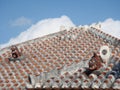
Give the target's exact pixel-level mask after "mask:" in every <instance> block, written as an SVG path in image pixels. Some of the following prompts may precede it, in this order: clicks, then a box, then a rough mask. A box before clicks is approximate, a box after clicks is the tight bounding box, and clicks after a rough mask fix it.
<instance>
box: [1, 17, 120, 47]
mask: <svg viewBox="0 0 120 90" xmlns="http://www.w3.org/2000/svg"><path fill="white" fill-rule="evenodd" d="M18 21H19V20H18ZM23 21H24V20H23ZM60 26H65V27H66V28H69V27H74V26H75V25H74V24H73V22H72V21H71V20H70V18H69V17H67V16H61V17H60V18H49V19H45V20H41V21H38V22H37V23H36V24H34V25H32V26H31V27H30V28H28V29H27V30H26V31H24V32H22V33H21V34H20V35H18V36H17V37H16V38H12V39H10V41H9V42H8V43H6V44H2V45H1V47H2V48H3V47H6V46H9V45H12V44H17V43H21V42H24V41H27V40H31V39H34V38H37V37H41V36H44V35H47V34H50V33H55V32H58V31H60ZM101 28H102V30H103V31H104V32H106V33H109V34H111V35H113V36H115V37H118V38H120V21H118V20H113V19H111V18H109V19H107V20H105V21H104V22H101Z"/></svg>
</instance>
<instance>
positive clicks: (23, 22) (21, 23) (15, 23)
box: [11, 16, 32, 26]
mask: <svg viewBox="0 0 120 90" xmlns="http://www.w3.org/2000/svg"><path fill="white" fill-rule="evenodd" d="M31 23H32V21H31V20H30V19H28V18H26V17H24V16H22V17H20V18H17V19H16V20H13V21H11V26H24V25H30V24H31Z"/></svg>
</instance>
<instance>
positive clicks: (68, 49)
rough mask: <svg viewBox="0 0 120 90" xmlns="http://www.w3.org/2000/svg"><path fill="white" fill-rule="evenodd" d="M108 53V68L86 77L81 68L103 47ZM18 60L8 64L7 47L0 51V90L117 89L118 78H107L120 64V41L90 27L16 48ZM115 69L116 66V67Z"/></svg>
mask: <svg viewBox="0 0 120 90" xmlns="http://www.w3.org/2000/svg"><path fill="white" fill-rule="evenodd" d="M104 45H107V46H108V47H109V48H110V49H111V58H110V59H109V61H110V63H109V64H108V66H107V67H106V66H104V68H103V70H102V71H101V73H100V74H99V75H96V74H94V73H92V74H90V75H89V76H87V75H86V74H85V73H84V71H85V68H84V67H88V61H89V60H90V59H91V57H92V55H93V52H95V53H96V54H97V55H99V50H100V48H101V47H102V46H104ZM16 46H17V47H18V49H19V51H20V53H21V54H22V55H21V56H20V60H16V61H15V62H14V61H10V62H9V58H10V57H11V50H10V47H7V48H4V49H2V50H1V51H0V89H6V90H7V89H15V90H16V89H25V87H27V88H36V87H39V88H55V87H56V88H73V87H74V88H119V89H120V70H118V73H117V74H118V76H115V75H114V74H109V73H110V72H111V71H114V72H115V70H114V68H113V67H118V69H120V66H119V65H118V64H119V63H120V39H117V38H115V37H112V36H111V35H108V34H106V33H104V32H102V31H101V30H98V29H95V28H93V27H90V28H88V29H87V30H84V28H77V27H76V28H71V30H69V31H67V30H64V31H60V32H58V33H54V34H50V35H47V36H44V37H41V38H37V39H34V40H30V41H27V42H24V43H20V44H17V45H16ZM117 65H118V66H117ZM28 77H29V78H28Z"/></svg>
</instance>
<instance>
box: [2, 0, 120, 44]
mask: <svg viewBox="0 0 120 90" xmlns="http://www.w3.org/2000/svg"><path fill="white" fill-rule="evenodd" d="M62 15H66V16H68V17H69V18H70V19H71V20H72V22H73V23H74V24H75V25H85V24H91V23H94V22H99V21H104V20H106V19H107V18H112V19H114V20H120V0H0V44H3V43H6V42H8V41H9V40H10V38H13V37H16V36H18V35H19V34H20V33H21V32H23V31H24V30H26V29H27V28H29V27H30V26H31V25H33V24H35V23H37V22H38V21H40V20H43V19H47V18H57V17H60V16H62ZM21 19H22V20H24V22H21V24H16V23H17V21H20V20H21Z"/></svg>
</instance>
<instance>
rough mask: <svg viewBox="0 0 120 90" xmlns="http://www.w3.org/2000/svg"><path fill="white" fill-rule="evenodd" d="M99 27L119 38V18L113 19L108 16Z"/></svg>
mask: <svg viewBox="0 0 120 90" xmlns="http://www.w3.org/2000/svg"><path fill="white" fill-rule="evenodd" d="M101 28H102V30H103V31H104V32H106V33H108V34H110V35H112V36H115V37H117V38H120V21H119V20H113V19H112V18H109V19H107V20H105V21H104V22H102V23H101Z"/></svg>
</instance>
